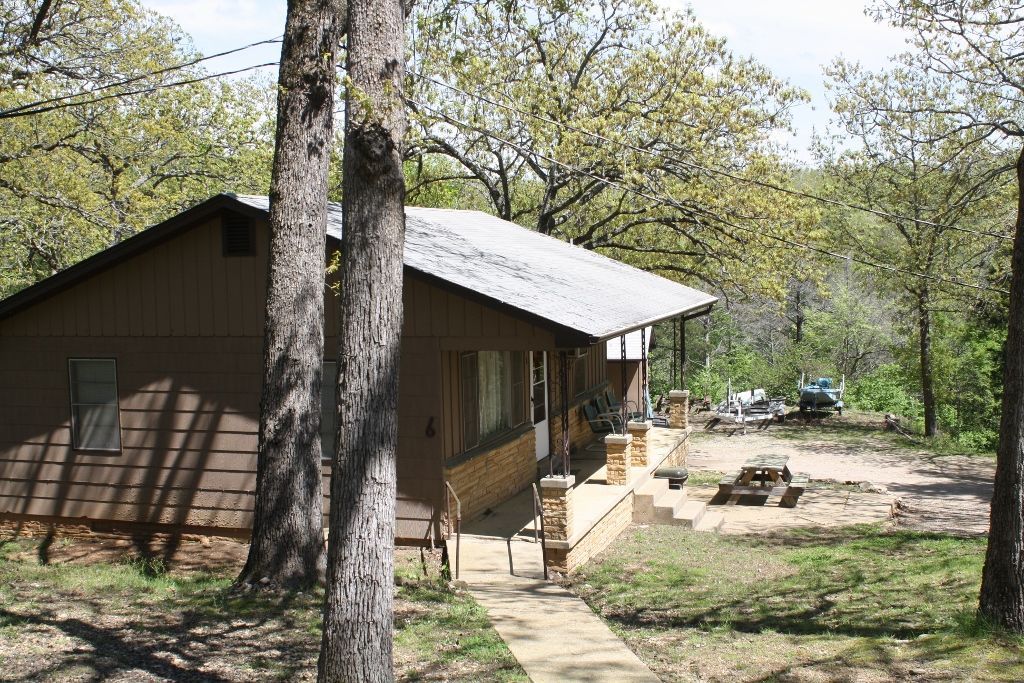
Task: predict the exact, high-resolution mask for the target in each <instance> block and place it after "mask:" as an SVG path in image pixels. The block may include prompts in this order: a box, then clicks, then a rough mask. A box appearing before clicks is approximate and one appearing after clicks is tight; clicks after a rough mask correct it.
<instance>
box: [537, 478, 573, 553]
mask: <svg viewBox="0 0 1024 683" xmlns="http://www.w3.org/2000/svg"><path fill="white" fill-rule="evenodd" d="M575 483H576V477H574V476H572V475H569V476H568V477H544V478H543V479H541V480H540V503H541V507H542V508H543V509H544V538H545V539H547V540H549V541H568V540H569V539H570V538H572V521H573V497H572V491H573V488H572V487H573V484H575Z"/></svg>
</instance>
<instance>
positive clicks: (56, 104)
mask: <svg viewBox="0 0 1024 683" xmlns="http://www.w3.org/2000/svg"><path fill="white" fill-rule="evenodd" d="M280 40H281V38H280V37H276V38H269V39H266V40H260V41H256V42H253V43H250V44H248V45H244V46H241V47H238V48H233V49H231V50H225V51H223V52H219V53H216V54H213V55H208V56H205V57H201V58H197V59H194V60H190V61H188V62H184V63H181V64H177V65H173V66H170V67H165V68H163V69H158V70H155V71H151V72H148V73H146V74H139V75H137V76H133V77H132V78H129V79H124V80H122V81H119V82H117V83H111V84H107V85H104V86H102V87H99V88H93V89H89V90H83V91H80V92H78V93H71V94H68V95H63V96H60V97H55V98H49V99H46V100H39V101H37V102H33V103H27V104H24V105H19V106H18V107H14V108H10V109H6V110H0V119H5V118H18V117H23V116H32V115H36V114H42V113H46V112H50V111H55V110H59V109H65V108H70V107H77V106H85V105H89V104H94V103H97V102H102V101H105V100H109V99H114V98H119V97H127V96H133V95H139V94H146V93H150V92H154V91H156V90H162V89H167V88H174V87H180V86H184V85H191V84H194V83H199V82H203V81H207V80H212V79H215V78H222V77H224V76H232V75H236V74H240V73H245V72H248V71H254V70H256V69H262V68H265V67H271V66H278V65H279V63H278V62H265V63H262V64H254V65H251V66H246V67H240V68H238V69H232V70H228V71H222V72H217V73H212V74H203V75H201V76H196V77H194V78H188V79H182V80H179V81H173V82H170V83H158V84H154V85H150V86H147V87H145V88H139V89H135V90H126V91H118V92H116V93H109V94H106V95H101V96H99V97H94V98H89V99H85V100H79V99H75V98H81V97H84V96H87V95H90V94H94V93H97V92H103V91H105V90H109V89H112V88H116V87H121V86H123V85H127V84H131V83H134V82H138V81H141V80H145V79H146V78H151V77H153V76H157V75H161V74H164V73H169V72H172V71H178V70H181V69H184V68H187V67H189V66H193V65H195V64H198V63H200V62H204V61H209V60H212V59H216V58H219V57H224V56H227V55H230V54H235V53H238V52H241V51H244V50H248V49H251V48H253V47H257V46H259V45H265V44H270V43H275V42H280ZM410 73H412V74H413V75H414V76H416V77H418V78H421V79H423V80H427V81H429V82H432V83H434V84H435V85H439V86H441V87H444V88H447V89H450V90H451V91H453V92H457V93H459V94H461V95H463V96H466V97H470V98H473V99H476V100H479V101H482V102H485V103H487V104H489V105H491V106H495V107H499V108H501V109H505V110H506V111H511V112H514V113H517V114H520V115H523V116H530V117H533V118H535V119H538V120H540V121H544V122H546V123H549V124H552V125H556V126H560V127H562V128H564V129H566V130H571V131H573V132H577V133H580V134H582V135H587V136H589V137H593V138H594V139H596V140H600V141H602V142H605V143H610V144H615V145H619V146H622V147H625V148H627V149H631V150H633V151H636V152H639V153H642V154H646V155H650V156H654V157H658V158H661V159H662V160H664V161H669V162H671V163H676V164H679V165H681V166H684V167H688V168H692V169H694V170H698V171H702V172H705V173H711V174H714V175H719V176H722V177H726V178H729V179H731V180H734V181H737V182H743V183H748V184H752V185H755V186H758V187H762V188H764V189H770V190H774V191H777V192H782V193H785V194H789V195H794V196H799V197H803V198H806V199H811V200H814V201H818V202H822V203H825V204H830V205H833V206H839V207H843V208H848V209H853V210H857V211H863V212H867V213H870V214H874V215H876V216H880V217H884V218H890V219H899V220H905V221H911V222H914V223H917V224H921V225H928V226H931V227H937V228H948V229H952V230H957V231H960V232H967V233H971V234H975V235H979V236H986V237H994V238H998V239H1007V240H1008V239H1012V237H1010V236H1008V235H1001V234H998V233H991V232H985V231H974V230H970V229H968V228H962V227H960V226H955V225H947V224H942V223H936V222H933V221H927V220H924V219H918V218H911V217H907V216H900V215H899V214H894V213H891V212H886V211H882V210H879V209H872V208H870V207H865V206H860V205H856V204H850V203H847V202H842V201H839V200H835V199H831V198H828V197H822V196H820V195H815V194H812V193H808V192H803V191H800V190H795V189H792V188H786V187H783V186H781V185H776V184H774V183H768V182H765V181H762V180H757V179H755V178H748V177H745V176H742V175H739V174H736V173H733V172H731V171H728V170H725V169H716V168H712V167H709V166H704V165H702V164H697V163H695V162H691V161H687V160H685V159H679V158H677V157H673V156H671V155H666V154H664V153H663V152H660V151H656V150H649V149H644V148H642V147H639V146H636V145H633V144H631V143H627V142H624V141H621V140H615V139H613V138H609V137H608V136H605V135H601V134H600V133H595V132H593V131H589V130H586V129H584V128H581V127H579V126H574V125H572V124H568V123H565V122H559V121H555V120H554V119H551V118H549V117H546V116H543V115H541V114H537V113H536V112H529V111H525V110H523V109H520V108H518V107H515V106H513V105H509V104H506V103H503V102H499V101H497V100H495V99H493V98H490V97H487V96H486V95H481V94H479V93H471V92H469V91H467V90H465V89H463V88H459V87H458V86H454V85H451V84H449V83H445V82H444V81H441V80H438V79H435V78H433V77H431V76H425V75H423V74H421V73H419V72H416V71H410ZM69 100H71V101H69ZM409 102H410V103H412V104H414V105H416V106H419V107H421V108H424V109H428V110H430V111H432V112H433V113H434V114H435V115H437V116H441V117H442V118H444V119H446V120H447V121H449V122H450V123H452V124H454V125H457V126H459V127H461V128H470V129H472V130H475V131H476V132H478V133H480V134H483V135H485V136H486V137H488V138H491V139H492V140H494V141H495V142H498V143H500V144H504V145H505V146H508V147H510V148H512V149H515V150H517V151H518V152H519V153H520V154H527V153H529V154H533V155H535V156H537V157H539V158H542V159H544V160H545V161H548V162H549V163H552V164H555V165H556V166H559V167H560V168H563V169H565V170H567V171H570V172H572V173H575V174H577V175H584V176H587V177H589V178H591V179H593V180H596V181H598V182H601V183H604V184H606V185H608V186H611V187H615V188H617V189H620V190H622V191H624V192H629V193H631V194H634V195H636V196H640V197H643V198H645V199H647V200H649V201H653V202H655V203H657V204H660V205H663V206H670V207H673V208H676V209H680V210H684V211H687V212H692V207H685V206H682V205H681V204H679V203H678V202H677V201H676V200H673V199H666V198H665V197H659V196H655V195H653V194H650V193H648V192H645V191H643V190H638V189H636V188H632V187H628V186H626V185H623V184H621V183H619V182H617V181H615V180H612V179H610V178H605V177H601V176H598V175H595V174H593V173H590V172H589V171H586V170H583V169H580V168H577V167H574V166H572V165H570V164H567V163H565V162H562V161H560V160H557V159H555V158H553V157H549V156H547V155H544V154H542V153H539V152H537V151H536V150H529V151H528V150H525V149H523V148H522V147H521V146H520V145H517V144H516V143H514V142H511V141H509V140H506V139H504V138H502V137H500V136H499V135H497V134H495V133H494V132H493V131H487V130H484V129H481V128H480V127H478V126H473V125H472V124H468V123H466V122H463V121H459V120H458V119H455V118H454V117H452V116H450V115H449V114H446V113H445V112H442V111H440V110H438V109H436V108H434V107H432V106H430V105H425V104H423V103H420V102H416V101H414V100H409ZM714 220H716V221H717V222H719V223H721V224H722V225H725V226H728V227H730V228H733V229H736V230H741V231H745V232H749V233H753V234H755V235H759V236H764V237H768V238H769V239H772V240H774V241H777V242H780V243H783V244H786V245H788V246H791V247H794V248H798V249H804V250H808V251H812V252H816V253H819V254H822V255H826V256H830V257H832V258H836V259H839V260H843V261H853V262H856V263H860V264H862V265H865V266H868V267H872V268H877V269H881V270H886V271H889V272H894V273H902V274H906V275H912V276H915V277H919V278H923V279H928V280H932V281H936V282H944V283H946V284H952V285H957V286H961V287H968V288H972V289H977V290H982V291H994V292H999V293H1004V294H1005V293H1007V291H1006V290H1004V289H999V288H995V287H986V286H983V285H975V284H972V283H968V282H963V281H961V280H956V279H950V278H943V277H940V276H937V275H931V274H928V273H920V272H917V271H912V270H907V269H903V268H899V267H896V266H890V265H886V264H882V263H877V262H874V261H870V260H868V259H863V258H860V257H857V256H852V255H844V254H839V253H836V252H833V251H830V250H827V249H823V248H821V247H816V246H813V245H809V244H805V243H802V242H798V241H796V240H792V239H789V238H785V237H782V236H780V235H774V234H771V233H766V232H759V231H757V230H754V229H753V228H750V227H747V226H743V225H739V224H736V223H732V222H731V221H728V220H726V219H724V218H722V217H720V216H716V217H715V218H714Z"/></svg>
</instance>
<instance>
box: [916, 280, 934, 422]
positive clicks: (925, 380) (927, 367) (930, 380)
mask: <svg viewBox="0 0 1024 683" xmlns="http://www.w3.org/2000/svg"><path fill="white" fill-rule="evenodd" d="M930 305H931V301H930V299H929V296H928V288H927V287H922V288H921V290H920V291H918V293H917V329H918V342H919V344H918V350H919V352H920V360H921V394H922V397H923V398H924V435H925V436H935V435H936V434H938V433H939V423H938V418H937V417H936V414H935V378H934V377H933V376H932V314H931V310H929V306H930Z"/></svg>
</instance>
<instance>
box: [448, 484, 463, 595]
mask: <svg viewBox="0 0 1024 683" xmlns="http://www.w3.org/2000/svg"><path fill="white" fill-rule="evenodd" d="M444 485H445V487H447V489H448V492H449V493H450V494H451V496H452V498H454V499H455V580H456V581H458V579H459V546H460V545H461V544H462V501H461V500H459V494H457V493H455V489H453V488H452V485H451V483H449V482H447V481H446V482H445V483H444ZM446 507H447V508H450V507H451V503H450V502H449V504H448V505H447V506H446ZM446 512H449V514H450V510H446ZM450 533H451V531H449V534H450Z"/></svg>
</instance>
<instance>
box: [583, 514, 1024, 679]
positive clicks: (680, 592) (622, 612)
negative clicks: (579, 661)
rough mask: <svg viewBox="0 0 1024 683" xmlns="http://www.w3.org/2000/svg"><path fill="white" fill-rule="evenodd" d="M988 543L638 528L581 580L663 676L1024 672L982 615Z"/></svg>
mask: <svg viewBox="0 0 1024 683" xmlns="http://www.w3.org/2000/svg"><path fill="white" fill-rule="evenodd" d="M983 556H984V541H983V540H977V539H963V538H953V537H947V536H942V535H936V534H923V533H911V532H890V531H886V530H884V529H883V528H881V527H880V526H874V525H871V526H858V527H849V528H844V529H808V530H802V531H800V530H790V531H787V533H786V535H785V536H767V537H756V538H755V537H736V536H732V537H728V536H716V535H711V534H693V533H688V532H686V531H685V530H680V529H679V528H677V527H649V528H643V529H633V530H631V531H630V532H628V533H627V534H626V535H624V536H623V537H622V538H621V539H620V540H619V541H618V542H617V543H616V544H615V545H614V546H613V547H612V548H611V549H610V550H609V551H608V552H607V553H606V554H605V555H603V556H602V557H601V558H600V559H599V560H597V561H595V562H593V563H591V564H590V565H589V566H587V567H585V568H584V569H583V570H582V572H581V573H580V574H579V575H578V576H576V577H574V578H573V579H572V582H573V584H572V588H573V590H575V591H576V592H577V593H578V594H580V595H581V596H582V597H583V598H584V599H585V600H586V601H587V602H588V603H589V604H590V605H591V607H592V608H593V609H594V610H595V611H596V612H598V613H599V614H601V615H602V616H603V617H604V618H605V619H606V620H607V621H608V622H609V623H610V625H611V626H612V628H613V629H614V630H616V631H617V632H618V633H619V634H620V635H621V636H622V637H623V638H624V639H625V640H626V641H627V642H628V643H629V644H630V646H631V647H632V648H633V649H634V650H635V651H636V652H637V654H638V655H640V657H641V658H643V659H645V661H647V663H648V664H649V665H650V666H651V667H652V668H653V669H654V670H655V671H656V672H657V673H659V675H661V676H662V677H663V678H664V679H665V680H692V678H697V679H699V680H723V681H725V680H729V681H733V680H739V681H755V680H756V681H767V680H858V681H859V680H904V679H908V678H912V679H914V680H936V681H938V680H991V681H1019V680H1024V652H1022V645H1024V643H1022V641H1021V640H1020V639H1018V638H1016V637H1011V636H1008V635H1004V634H1000V633H997V632H994V631H992V630H991V629H988V628H986V627H985V625H984V624H979V623H978V622H977V620H976V619H975V617H974V609H975V606H976V604H977V594H978V586H979V581H980V576H981V564H982V561H983Z"/></svg>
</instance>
